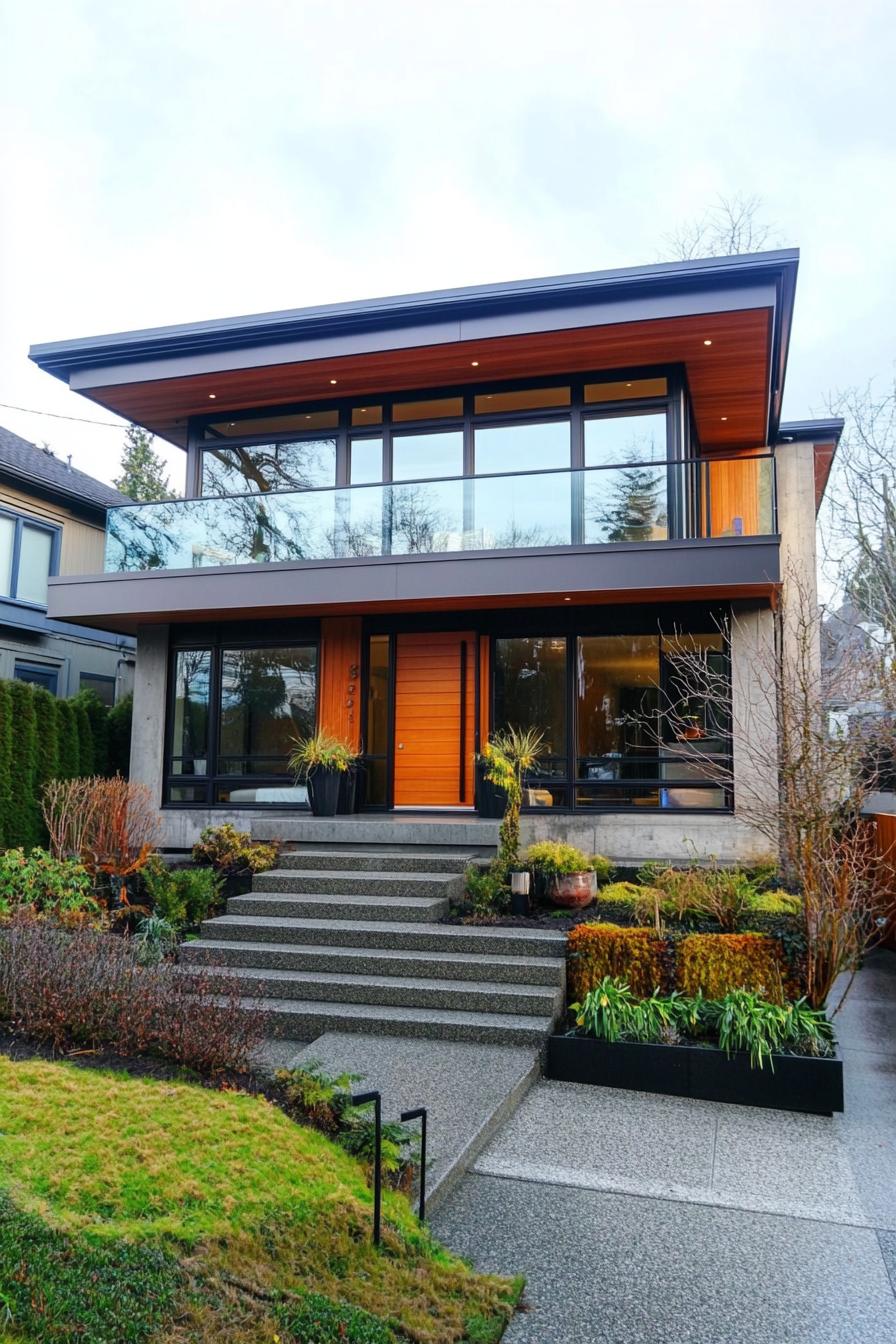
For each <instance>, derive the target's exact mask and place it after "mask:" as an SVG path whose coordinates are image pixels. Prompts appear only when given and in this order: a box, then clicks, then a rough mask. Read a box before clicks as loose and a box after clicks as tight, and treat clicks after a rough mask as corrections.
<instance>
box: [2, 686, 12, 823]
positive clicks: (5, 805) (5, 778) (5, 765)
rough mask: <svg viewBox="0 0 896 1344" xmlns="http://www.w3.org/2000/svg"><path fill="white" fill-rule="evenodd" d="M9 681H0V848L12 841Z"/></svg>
mask: <svg viewBox="0 0 896 1344" xmlns="http://www.w3.org/2000/svg"><path fill="white" fill-rule="evenodd" d="M9 687H10V683H9V682H8V681H0V849H6V848H8V846H9V845H11V843H12V835H11V833H10V831H11V827H10V818H9V810H10V801H11V798H12V742H13V731H12V696H11V695H10V692H9Z"/></svg>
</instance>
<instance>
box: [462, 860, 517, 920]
mask: <svg viewBox="0 0 896 1344" xmlns="http://www.w3.org/2000/svg"><path fill="white" fill-rule="evenodd" d="M464 891H465V894H466V898H467V900H468V901H469V902H470V904H471V905H472V907H473V911H474V913H475V914H477V915H482V916H487V915H503V914H506V913H507V911H508V910H509V909H510V889H509V888H508V887H506V886H505V885H504V882H503V881H502V880H501V876H500V874H499V873H496V872H492V871H491V870H489V869H482V868H477V867H476V866H475V865H474V866H473V867H470V868H468V869H467V871H466V873H465V874H464Z"/></svg>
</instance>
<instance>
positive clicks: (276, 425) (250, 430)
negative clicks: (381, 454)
mask: <svg viewBox="0 0 896 1344" xmlns="http://www.w3.org/2000/svg"><path fill="white" fill-rule="evenodd" d="M338 424H339V410H338V408H334V407H332V406H328V407H326V408H325V409H322V410H316V411H315V410H311V411H289V412H287V413H286V414H283V415H280V414H278V413H277V412H276V411H271V413H270V414H269V415H256V416H243V417H242V418H240V417H238V416H236V417H234V418H233V419H224V420H215V421H214V422H213V423H212V424H210V425H206V427H205V429H204V430H203V432H202V437H203V438H204V439H249V438H253V437H256V436H260V435H262V434H308V433H314V431H315V430H316V429H336V428H337V426H338Z"/></svg>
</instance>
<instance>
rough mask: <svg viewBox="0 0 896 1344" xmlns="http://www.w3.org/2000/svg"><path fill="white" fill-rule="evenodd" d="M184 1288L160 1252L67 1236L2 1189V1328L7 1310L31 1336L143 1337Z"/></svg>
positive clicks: (110, 1343)
mask: <svg viewBox="0 0 896 1344" xmlns="http://www.w3.org/2000/svg"><path fill="white" fill-rule="evenodd" d="M182 1288H183V1277H182V1274H181V1271H180V1269H179V1268H178V1265H177V1262H176V1261H175V1260H174V1259H173V1258H172V1257H171V1256H170V1255H168V1254H167V1253H166V1252H164V1251H160V1250H157V1249H155V1248H154V1247H151V1246H146V1245H140V1246H134V1245H130V1244H129V1243H127V1242H124V1241H117V1240H116V1241H87V1240H86V1239H85V1238H81V1237H77V1236H71V1235H68V1234H67V1233H65V1232H61V1231H57V1230H55V1229H54V1228H52V1227H49V1226H47V1224H46V1223H44V1222H43V1221H42V1220H41V1219H40V1218H37V1217H35V1216H34V1215H33V1214H30V1213H25V1212H23V1211H22V1210H20V1209H18V1208H16V1207H15V1205H14V1204H13V1203H12V1202H11V1200H10V1199H9V1197H8V1196H7V1195H5V1194H3V1193H0V1328H2V1316H3V1314H4V1311H5V1313H6V1315H7V1318H8V1324H9V1325H10V1326H11V1327H12V1328H13V1329H14V1330H15V1331H17V1332H21V1333H22V1336H23V1337H24V1338H26V1339H29V1340H34V1341H37V1340H47V1341H51V1340H58V1341H60V1344H61V1342H62V1341H66V1340H84V1341H88V1340H92V1341H95V1344H144V1341H148V1340H149V1339H151V1338H153V1337H157V1338H161V1337H162V1336H161V1335H158V1334H157V1332H158V1331H160V1330H161V1328H162V1327H163V1325H164V1324H165V1323H166V1322H167V1321H168V1320H169V1318H170V1317H171V1316H172V1315H173V1314H174V1310H175V1306H176V1303H177V1299H178V1298H179V1296H180V1294H181V1290H182ZM331 1338H332V1337H331ZM335 1338H338V1336H335Z"/></svg>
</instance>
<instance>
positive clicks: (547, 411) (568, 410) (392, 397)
mask: <svg viewBox="0 0 896 1344" xmlns="http://www.w3.org/2000/svg"><path fill="white" fill-rule="evenodd" d="M656 378H665V379H666V392H665V394H664V395H660V396H657V395H653V396H647V397H627V398H621V399H619V400H617V401H607V402H586V401H585V400H584V396H585V385H586V384H592V383H600V382H605V383H618V382H624V381H626V380H629V381H632V382H635V381H639V380H642V379H644V380H647V379H656ZM561 386H562V387H566V386H568V387H569V389H570V404H569V406H566V407H562V406H552V407H540V408H533V409H530V410H524V411H506V410H505V411H498V412H495V413H494V414H491V413H489V412H480V413H479V414H476V413H474V404H475V398H476V397H478V396H483V395H487V394H488V393H489V392H490V391H494V392H513V391H522V390H525V389H528V388H541V387H561ZM456 397H460V398H462V404H463V411H462V414H461V415H459V416H445V417H438V418H436V419H428V420H426V419H424V420H400V421H396V420H395V419H394V417H393V414H392V407H393V405H395V404H400V403H406V402H409V401H410V402H415V401H434V400H448V399H450V398H456ZM372 404H376V405H378V406H382V409H383V416H382V420H381V421H380V422H379V423H377V424H371V425H353V424H352V411H353V410H355V409H359V408H361V407H363V406H370V405H372ZM689 406H690V399H689V393H688V387H687V378H686V374H685V369H684V366H683V365H681V364H663V365H649V366H641V367H631V368H623V369H598V370H591V371H588V372H584V373H578V372H577V373H574V374H572V373H561V374H546V375H545V374H542V375H539V376H537V377H530V378H513V379H490V380H485V379H482V378H479V379H477V380H476V381H475V382H469V383H461V384H453V385H451V386H447V387H429V388H418V389H414V390H412V391H408V390H402V391H401V392H394V393H377V394H376V396H373V395H372V394H369V395H368V396H366V397H364V396H356V397H343V398H340V397H334V398H332V399H328V400H327V401H326V402H322V401H321V400H320V399H318V400H316V401H314V402H311V401H308V402H290V403H288V404H283V405H277V406H266V407H253V408H251V409H245V410H240V411H232V412H229V413H227V414H228V415H232V417H233V419H234V420H235V421H245V423H246V426H247V431H248V430H249V429H250V428H251V424H252V421H253V420H257V419H262V418H265V417H270V416H271V415H273V414H280V415H294V414H295V415H300V414H303V413H306V412H308V411H319V410H323V409H333V410H336V411H337V418H338V427H337V428H335V429H328V430H326V431H324V430H316V431H309V432H308V434H305V435H303V434H300V433H297V432H296V431H295V430H292V431H289V432H286V431H284V432H283V433H280V434H270V433H268V434H263V435H259V434H256V435H252V434H251V433H249V432H247V433H246V434H245V435H240V436H233V437H231V436H227V438H226V439H224V440H222V439H214V440H210V439H208V438H206V431H207V429H208V427H209V426H210V425H212V424H214V423H215V422H217V421H220V420H221V419H222V418H223V416H222V412H220V411H212V412H209V413H207V414H205V415H201V416H193V417H191V418H190V419H189V421H188V424H187V496H188V497H189V498H206V499H214V498H230V497H231V496H222V495H217V496H216V495H206V496H203V495H202V494H201V489H202V455H203V452H204V450H205V449H206V448H210V447H220V446H221V445H222V442H223V443H226V444H227V445H228V446H230V447H252V446H260V445H263V444H275V443H277V442H284V443H301V442H303V441H310V442H314V441H316V440H317V441H319V440H320V439H321V438H324V437H326V438H334V437H335V439H336V479H335V482H334V485H333V486H332V487H331V486H326V487H320V488H324V489H339V488H342V487H346V486H348V485H349V482H350V440H352V439H361V438H368V437H370V438H382V440H383V480H382V481H381V482H369V483H367V484H369V485H374V484H381V485H389V484H392V483H393V475H392V437H393V434H394V433H399V434H401V433H426V432H437V431H439V430H443V431H449V430H457V429H461V430H462V431H463V435H464V456H463V472H462V473H461V477H460V478H455V477H445V478H440V477H434V478H432V479H467V478H468V477H473V476H475V474H476V473H475V464H474V461H473V432H474V429H475V427H476V426H478V425H481V426H482V427H486V426H489V425H498V424H506V425H513V424H522V423H525V422H527V421H528V422H535V423H537V422H540V421H544V420H554V421H558V420H559V421H566V420H568V421H569V424H570V461H569V469H570V470H576V469H580V468H582V466H583V465H584V447H583V429H582V423H583V419H584V418H585V417H588V418H601V417H602V416H605V415H614V414H615V415H621V416H625V415H627V414H636V413H637V411H638V410H641V409H643V410H654V409H658V408H661V407H662V408H665V409H666V411H667V452H668V457H669V458H670V459H672V458H680V457H687V456H690V455H691V451H692V449H693V447H694V446H695V445H694V444H692V443H690V442H689V440H690V438H691V433H692V428H691V427H692V417H691V416H690V412H689ZM621 465H625V464H624V463H623V464H621ZM489 474H493V473H489ZM394 483H395V484H404V482H394ZM262 493H271V494H277V493H293V492H292V491H270V492H262Z"/></svg>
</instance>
